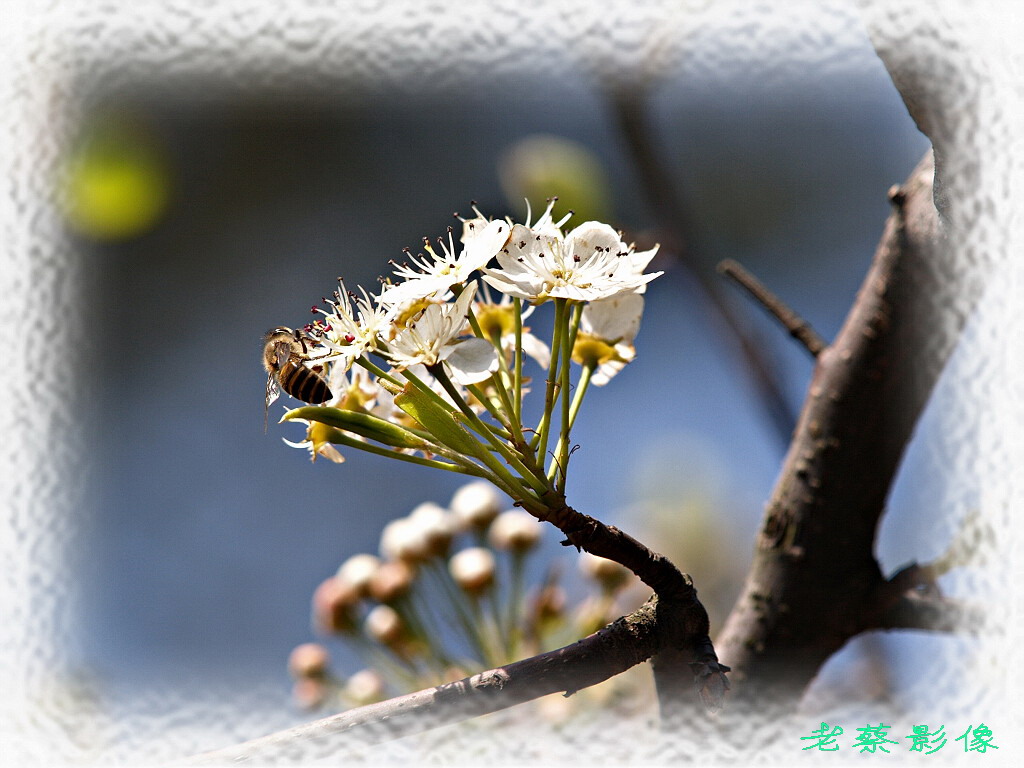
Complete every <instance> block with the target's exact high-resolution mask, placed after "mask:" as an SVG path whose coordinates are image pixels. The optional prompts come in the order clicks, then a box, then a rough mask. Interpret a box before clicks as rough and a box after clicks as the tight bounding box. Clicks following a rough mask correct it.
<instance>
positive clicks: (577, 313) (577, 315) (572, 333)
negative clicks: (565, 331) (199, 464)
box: [569, 301, 587, 350]
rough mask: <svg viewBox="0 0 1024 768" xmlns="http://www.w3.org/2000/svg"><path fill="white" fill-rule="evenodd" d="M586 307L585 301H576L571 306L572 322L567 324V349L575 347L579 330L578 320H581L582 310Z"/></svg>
mask: <svg viewBox="0 0 1024 768" xmlns="http://www.w3.org/2000/svg"><path fill="white" fill-rule="evenodd" d="M586 305H587V303H586V302H585V301H578V302H576V304H575V305H574V306H573V312H572V321H571V322H570V323H569V349H570V350H571V349H573V348H574V347H575V346H576V334H577V333H579V330H580V320H582V319H583V308H584V307H585V306H586Z"/></svg>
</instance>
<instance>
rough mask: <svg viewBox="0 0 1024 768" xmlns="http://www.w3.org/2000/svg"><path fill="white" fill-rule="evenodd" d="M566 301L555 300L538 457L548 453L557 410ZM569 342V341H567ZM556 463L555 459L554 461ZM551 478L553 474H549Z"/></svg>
mask: <svg viewBox="0 0 1024 768" xmlns="http://www.w3.org/2000/svg"><path fill="white" fill-rule="evenodd" d="M565 332H566V321H565V299H555V327H554V330H553V331H552V334H551V360H550V362H549V364H548V381H547V387H546V389H545V391H544V414H543V415H542V416H541V420H540V423H539V424H538V425H537V436H538V442H537V449H536V453H537V456H539V457H541V461H542V462H543V461H544V460H545V459H544V457H545V456H547V453H548V433H549V432H550V431H551V414H552V412H553V411H554V408H555V382H556V381H557V377H558V361H559V352H560V350H561V346H562V343H563V340H564V337H565ZM565 341H567V340H565ZM552 462H554V459H552ZM548 476H549V477H550V476H551V472H548Z"/></svg>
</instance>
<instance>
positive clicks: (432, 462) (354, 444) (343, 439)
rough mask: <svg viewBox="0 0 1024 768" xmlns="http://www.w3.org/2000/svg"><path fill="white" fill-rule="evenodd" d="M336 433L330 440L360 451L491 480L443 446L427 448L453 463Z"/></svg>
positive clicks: (489, 476)
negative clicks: (402, 451) (401, 451)
mask: <svg viewBox="0 0 1024 768" xmlns="http://www.w3.org/2000/svg"><path fill="white" fill-rule="evenodd" d="M335 432H336V434H334V433H332V435H331V442H332V443H334V444H335V445H345V446H348V447H349V448H355V449H357V450H360V451H366V452H367V453H375V454H377V455H378V456H386V457H387V458H389V459H397V460H398V461H405V462H408V463H410V464H419V465H420V466H423V467H432V468H434V469H443V470H445V471H446V472H457V473H459V474H462V475H473V476H474V477H483V478H486V479H487V480H492V481H493V478H492V477H491V474H490V473H489V472H488V471H487V470H486V469H484V468H483V467H481V466H480V465H479V464H474V463H473V462H471V461H467V460H466V459H465V458H463V457H461V456H459V455H458V454H456V453H455V452H454V451H451V450H449V449H447V448H445V447H444V446H440V445H434V444H431V445H430V448H429V450H430V451H431V453H436V454H437V455H438V456H445V457H446V458H450V459H451V461H452V462H453V463H451V464H449V463H447V462H444V461H437V460H436V459H425V458H423V457H422V456H413V455H412V454H408V453H399V452H398V451H395V450H393V449H391V448H381V447H380V446H379V445H374V444H373V443H366V442H363V441H362V440H356V439H355V438H354V437H349V436H348V435H346V434H345V433H344V432H342V431H341V430H340V429H339V430H335Z"/></svg>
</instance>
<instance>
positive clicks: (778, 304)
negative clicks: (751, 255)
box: [718, 259, 828, 357]
mask: <svg viewBox="0 0 1024 768" xmlns="http://www.w3.org/2000/svg"><path fill="white" fill-rule="evenodd" d="M718 271H719V272H721V273H722V274H723V275H725V276H726V277H729V278H732V280H733V281H735V282H736V284H737V285H739V286H740V287H741V288H743V290H745V291H746V292H747V293H749V294H750V295H751V296H753V297H754V299H755V300H756V301H757V302H758V303H760V304H761V306H763V307H764V308H765V309H766V310H767V311H768V313H769V314H770V315H771V316H772V317H774V318H775V319H776V320H778V321H779V322H780V323H781V324H782V327H783V328H785V329H786V331H787V332H788V333H789V335H790V336H792V337H793V338H794V339H796V340H797V341H799V342H800V343H801V344H802V345H803V347H804V349H806V350H807V351H808V352H810V354H811V357H817V356H818V355H820V354H821V352H822V350H824V349H825V347H827V346H828V345H827V344H826V343H825V340H824V339H823V338H821V336H819V335H818V332H817V331H815V330H814V328H812V327H811V324H810V323H808V322H807V321H806V320H804V319H803V318H802V317H800V315H798V314H797V313H796V312H794V311H793V310H792V309H790V307H789V306H787V305H786V303H785V302H784V301H782V299H780V298H779V297H778V296H776V295H775V294H774V293H772V292H771V291H770V290H768V288H767V286H765V285H764V283H762V282H761V281H760V280H758V279H757V278H756V277H754V276H753V275H752V274H751V273H750V272H748V271H747V270H746V269H744V267H743V266H742V265H741V264H740V263H739V262H736V261H733V260H732V259H725V260H724V261H721V262H719V264H718Z"/></svg>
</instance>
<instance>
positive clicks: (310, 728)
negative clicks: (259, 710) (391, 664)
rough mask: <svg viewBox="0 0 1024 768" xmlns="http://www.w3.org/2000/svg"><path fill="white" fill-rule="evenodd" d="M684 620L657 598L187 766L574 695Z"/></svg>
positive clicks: (373, 738)
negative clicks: (535, 646) (520, 654)
mask: <svg viewBox="0 0 1024 768" xmlns="http://www.w3.org/2000/svg"><path fill="white" fill-rule="evenodd" d="M691 589H692V587H691ZM666 622H668V623H669V625H670V626H666ZM677 623H678V622H677V618H676V616H675V615H674V613H673V612H672V611H665V610H664V609H663V607H662V605H661V603H660V601H659V600H658V598H656V597H652V598H651V599H650V600H649V601H648V602H647V603H645V604H644V605H642V606H641V607H640V608H639V609H637V610H636V611H634V612H633V613H631V614H630V615H629V616H624V617H622V618H620V619H617V620H616V621H614V622H613V623H611V624H609V625H608V626H606V627H605V628H604V629H601V630H600V631H598V632H595V633H594V634H592V635H589V636H588V637H585V638H583V639H582V640H579V641H577V642H575V643H573V644H572V645H567V646H565V647H564V648H559V649H558V650H554V651H549V652H547V653H542V654H539V655H537V656H534V657H532V658H529V659H525V660H523V661H517V662H515V663H513V664H508V665H505V666H503V667H498V668H497V669H491V670H487V671H486V672H481V673H479V674H476V675H473V676H471V677H467V678H465V679H463V680H459V681H457V682H454V683H446V684H445V685H441V686H438V687H436V688H430V689H427V690H423V691H417V692H415V693H410V694H406V695H405V696H398V697H396V698H394V699H390V700H388V701H383V702H380V703H378V704H371V705H369V706H365V707H359V708H358V709H353V710H349V711H347V712H342V713H340V714H337V715H332V716H330V717H325V718H323V719H320V720H316V721H314V722H311V723H305V724H303V725H300V726H296V727H294V728H289V729H287V730H284V731H280V732H278V733H274V734H270V735H269V736H264V737H262V738H258V739H253V740H252V741H247V742H244V743H242V744H238V745H235V746H232V747H229V748H227V749H221V750H216V751H213V752H207V753H205V754H202V755H198V756H196V757H195V758H193V759H192V760H191V761H190V762H189V763H188V764H189V765H222V764H226V763H231V764H237V763H260V764H262V763H266V762H270V761H275V760H283V759H287V758H288V757H296V758H298V757H301V756H302V755H304V754H308V753H309V752H308V750H309V749H310V744H311V742H312V743H315V742H318V741H320V742H322V741H323V740H325V739H330V740H331V741H330V747H331V749H332V750H343V749H352V748H356V747H363V746H368V745H372V744H378V743H381V742H384V741H390V740H392V739H397V738H401V737H403V736H410V735H413V734H416V733H422V732H424V731H427V730H430V729H432V728H437V727H440V726H442V725H451V724H454V723H458V722H461V721H464V720H470V719H472V718H475V717H479V716H480V715H484V714H488V713H491V712H497V711H498V710H501V709H506V708H508V707H512V706H514V705H516V704H522V703H523V702H526V701H530V700H532V699H536V698H539V697H541V696H546V695H548V694H551V693H559V692H564V693H565V694H566V695H571V694H573V693H575V692H576V691H578V690H580V689H583V688H587V687H589V686H592V685H596V684H597V683H600V682H603V681H604V680H607V679H608V678H610V677H612V676H614V675H617V674H619V673H621V672H624V671H626V670H627V669H629V668H630V667H633V666H635V665H637V664H640V663H641V662H643V661H646V660H647V659H649V658H650V657H651V656H652V655H654V654H655V653H658V652H659V651H660V650H662V649H663V648H665V647H666V643H670V642H672V639H673V638H674V637H676V636H677V632H678V628H677V627H676V626H674V625H675V624H677ZM698 653H704V654H705V655H707V654H710V657H711V659H713V657H714V651H713V649H710V641H709V642H708V645H707V647H705V648H704V649H703V650H702V651H698ZM697 674H703V678H701V680H700V683H701V695H702V696H703V697H705V698H707V699H709V700H712V699H713V700H716V701H720V693H721V692H724V688H723V686H725V685H727V684H726V683H725V682H724V679H725V678H724V676H721V675H720V674H716V673H715V668H714V666H708V667H706V668H704V669H702V670H700V671H699V672H698V673H697ZM692 676H693V673H692V672H691V677H692Z"/></svg>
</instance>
